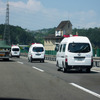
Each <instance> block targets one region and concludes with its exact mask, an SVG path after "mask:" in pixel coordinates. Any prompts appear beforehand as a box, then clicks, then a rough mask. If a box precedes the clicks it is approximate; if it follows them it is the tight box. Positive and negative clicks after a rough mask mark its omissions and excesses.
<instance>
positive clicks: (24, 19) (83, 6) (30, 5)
mask: <svg viewBox="0 0 100 100" xmlns="http://www.w3.org/2000/svg"><path fill="white" fill-rule="evenodd" d="M8 1H9V5H10V6H9V9H10V11H9V12H10V13H9V24H11V25H14V26H21V27H22V28H27V29H29V30H38V29H43V28H53V27H57V26H58V24H59V23H60V22H61V21H64V20H70V21H71V23H72V25H73V28H90V27H92V28H94V27H100V0H8ZM6 4H7V0H0V24H4V23H5V16H6Z"/></svg>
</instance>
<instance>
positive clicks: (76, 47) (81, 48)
mask: <svg viewBox="0 0 100 100" xmlns="http://www.w3.org/2000/svg"><path fill="white" fill-rule="evenodd" d="M68 51H69V52H73V53H87V52H89V51H90V45H89V43H70V44H69V46H68Z"/></svg>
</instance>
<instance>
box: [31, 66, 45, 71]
mask: <svg viewBox="0 0 100 100" xmlns="http://www.w3.org/2000/svg"><path fill="white" fill-rule="evenodd" d="M32 68H34V69H36V70H38V71H40V72H44V70H42V69H39V68H37V67H34V66H33V67H32Z"/></svg>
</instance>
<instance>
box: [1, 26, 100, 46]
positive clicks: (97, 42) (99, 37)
mask: <svg viewBox="0 0 100 100" xmlns="http://www.w3.org/2000/svg"><path fill="white" fill-rule="evenodd" d="M55 30H56V27H54V28H48V29H41V30H36V31H30V30H27V29H23V28H21V27H19V26H12V25H10V33H11V42H12V43H14V44H27V45H28V44H31V43H35V42H38V43H44V37H45V36H48V35H52V34H55ZM76 32H78V33H79V36H87V37H88V38H89V39H90V41H91V43H92V45H93V47H94V48H100V28H97V27H96V28H89V29H76V28H74V29H73V30H72V34H73V35H75V34H76ZM3 33H4V25H3V24H1V25H0V38H2V36H3Z"/></svg>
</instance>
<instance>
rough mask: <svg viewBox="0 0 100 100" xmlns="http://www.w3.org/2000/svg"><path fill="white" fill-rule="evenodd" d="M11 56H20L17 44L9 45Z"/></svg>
mask: <svg viewBox="0 0 100 100" xmlns="http://www.w3.org/2000/svg"><path fill="white" fill-rule="evenodd" d="M11 57H18V58H19V57H20V48H19V46H17V45H12V47H11Z"/></svg>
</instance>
